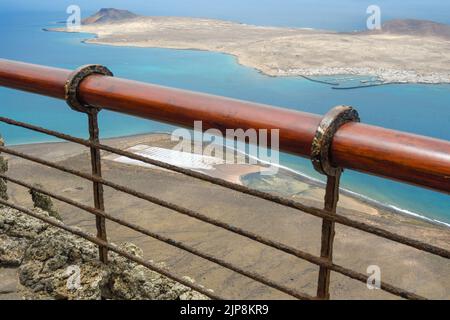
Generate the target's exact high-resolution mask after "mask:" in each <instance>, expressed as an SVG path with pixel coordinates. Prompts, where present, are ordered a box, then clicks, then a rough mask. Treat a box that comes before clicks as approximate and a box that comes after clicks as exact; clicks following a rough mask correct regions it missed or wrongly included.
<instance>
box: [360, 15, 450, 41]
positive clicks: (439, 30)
mask: <svg viewBox="0 0 450 320" xmlns="http://www.w3.org/2000/svg"><path fill="white" fill-rule="evenodd" d="M363 33H369V34H377V33H378V34H380V33H381V34H395V35H412V36H422V37H439V38H445V39H448V40H450V25H447V24H444V23H438V22H434V21H428V20H416V19H396V20H390V21H387V22H386V23H384V24H383V25H382V27H381V30H379V31H369V32H363Z"/></svg>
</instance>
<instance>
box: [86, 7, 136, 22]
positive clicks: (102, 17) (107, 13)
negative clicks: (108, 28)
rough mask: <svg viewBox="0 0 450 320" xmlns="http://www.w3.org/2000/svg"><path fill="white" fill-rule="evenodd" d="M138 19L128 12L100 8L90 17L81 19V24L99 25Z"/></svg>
mask: <svg viewBox="0 0 450 320" xmlns="http://www.w3.org/2000/svg"><path fill="white" fill-rule="evenodd" d="M137 17H139V16H138V15H137V14H134V13H133V12H130V11H128V10H120V9H114V8H102V9H100V10H99V11H98V12H97V13H95V14H93V15H92V16H90V17H88V18H86V19H83V21H82V24H84V25H88V24H99V23H111V22H117V21H123V20H129V19H134V18H137Z"/></svg>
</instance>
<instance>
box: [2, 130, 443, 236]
mask: <svg viewBox="0 0 450 320" xmlns="http://www.w3.org/2000/svg"><path fill="white" fill-rule="evenodd" d="M167 137H169V134H168V133H166V132H149V133H144V134H133V135H125V136H117V137H108V138H104V139H102V143H105V144H110V143H114V144H118V146H119V147H121V148H128V147H129V146H130V143H129V142H128V141H132V143H131V145H133V146H134V145H139V144H140V142H141V141H146V140H148V139H150V140H156V141H157V144H158V143H161V142H160V141H161V140H165V139H166V138H167ZM168 140H170V139H168ZM163 145H164V148H168V147H169V146H170V145H171V142H164V143H163ZM68 146H69V144H68V143H67V142H65V141H47V142H46V141H40V142H32V143H20V144H14V145H10V147H12V148H15V149H20V150H21V151H25V152H31V153H32V154H33V155H35V156H36V155H37V156H42V155H44V154H47V153H48V152H49V150H55V151H54V152H55V154H53V155H52V159H56V160H62V159H65V158H69V157H72V156H74V155H75V154H78V153H80V150H82V148H83V147H81V146H80V147H79V148H72V147H68ZM235 151H236V150H235ZM237 152H238V153H239V150H237ZM240 156H241V157H246V156H248V155H245V154H241V155H240ZM114 158H115V157H113V156H106V157H103V159H104V160H107V161H114ZM255 160H257V164H256V165H248V164H243V165H228V164H219V165H216V166H215V170H213V171H211V170H201V172H202V173H205V174H208V175H211V176H214V177H217V178H221V179H224V180H227V181H229V182H233V183H238V184H244V185H247V186H249V187H252V183H249V181H250V180H252V178H253V177H255V176H258V175H259V168H261V167H264V166H265V165H266V163H265V162H263V161H261V160H260V159H258V158H255ZM123 163H124V162H123ZM233 166H234V168H233ZM252 167H253V168H252ZM277 167H278V168H279V173H278V174H277V175H279V176H280V177H281V179H285V180H286V181H287V180H288V179H289V180H290V179H292V180H293V181H294V182H293V183H300V184H305V187H304V188H303V190H302V192H304V193H306V194H307V196H306V199H308V200H313V201H315V202H317V203H318V205H320V203H321V202H322V201H323V190H324V187H325V183H324V182H322V181H320V180H317V179H315V178H312V177H310V176H308V175H306V174H304V173H302V172H299V171H296V170H294V169H291V168H288V167H286V166H283V165H277ZM153 169H155V168H153ZM156 169H159V168H156ZM159 170H164V169H159ZM291 183H292V182H291ZM340 190H341V204H343V205H344V206H343V208H345V209H348V210H354V211H359V212H363V213H364V214H367V215H369V216H381V215H386V214H387V215H398V216H399V217H403V218H405V219H406V220H411V221H416V222H419V223H420V222H424V223H429V224H432V225H435V226H436V227H444V228H450V223H447V222H443V221H439V220H436V219H432V218H428V217H427V216H426V215H425V214H420V213H416V212H411V211H409V210H406V209H402V208H399V207H396V206H394V205H390V204H385V203H382V202H380V201H377V200H375V199H372V198H370V197H368V196H365V195H364V194H360V193H357V192H354V191H351V190H348V189H345V188H341V189H340ZM266 191H267V190H266ZM269 191H271V192H276V193H281V194H283V190H278V189H276V190H269ZM285 195H288V194H285ZM289 196H292V195H291V194H289Z"/></svg>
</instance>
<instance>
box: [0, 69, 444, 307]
mask: <svg viewBox="0 0 450 320" xmlns="http://www.w3.org/2000/svg"><path fill="white" fill-rule="evenodd" d="M43 71H45V72H43ZM85 71H86V69H80V70H78V71H77V72H75V73H70V72H69V71H67V70H63V69H54V68H47V67H41V66H35V65H29V64H23V63H18V62H11V61H7V60H0V85H3V86H7V87H11V88H15V89H20V90H25V91H29V92H34V93H39V94H44V95H48V96H52V97H56V98H65V99H66V100H67V94H68V92H67V90H68V89H67V88H68V85H70V84H71V82H70V81H73V79H77V77H79V76H80V74H82V73H83V72H85ZM102 72H103V71H102ZM96 73H99V72H94V74H92V73H91V74H85V75H84V78H79V79H78V83H77V87H76V88H74V89H76V91H75V93H76V98H77V99H80V101H82V102H83V103H82V104H80V106H82V107H86V108H87V107H90V108H92V109H86V113H87V114H88V117H89V128H90V139H89V140H86V139H81V138H77V137H73V136H70V135H67V134H63V133H60V132H56V131H52V130H48V129H45V128H41V127H38V126H35V125H32V124H28V123H23V122H19V121H16V120H13V119H9V118H6V117H0V122H3V123H6V124H9V125H13V126H18V127H22V128H25V129H28V130H33V131H35V132H39V133H43V134H47V135H51V136H54V137H57V138H60V139H63V140H66V141H70V142H73V143H77V144H79V145H83V146H85V147H88V148H89V149H90V150H91V162H92V170H93V171H92V174H87V173H84V172H81V171H78V170H75V169H72V168H68V167H65V166H62V165H60V164H58V163H53V162H50V161H47V160H43V159H40V158H38V157H34V156H31V155H27V154H24V153H21V152H19V151H16V150H14V149H11V148H8V147H4V146H0V153H1V152H3V153H6V154H9V155H11V156H14V157H19V158H23V159H26V160H29V161H31V162H34V163H38V164H40V165H43V166H47V167H51V168H53V169H56V170H59V171H62V172H65V173H68V174H72V175H75V176H77V177H80V178H83V179H86V180H89V181H91V182H92V183H93V190H94V198H95V199H94V200H95V201H94V202H95V207H91V206H87V205H85V204H82V203H78V202H76V201H73V200H71V199H69V198H67V197H63V196H61V195H58V194H55V193H53V192H50V191H48V190H46V189H44V188H40V187H36V186H33V185H31V184H29V183H26V182H23V181H20V180H18V179H15V178H13V177H9V176H7V175H5V174H0V179H4V180H6V181H9V182H11V183H14V184H17V185H20V186H22V187H25V188H28V189H30V190H35V191H37V192H39V193H42V194H45V195H47V196H50V197H52V198H54V199H56V200H59V201H62V202H64V203H66V204H69V205H72V206H75V207H77V208H79V209H82V210H84V211H87V212H89V213H91V214H93V215H94V216H95V217H96V222H97V230H98V234H97V237H93V236H91V235H88V234H85V233H83V232H81V231H77V229H74V228H71V227H68V226H64V225H62V224H61V223H58V222H54V221H52V222H49V221H50V220H51V219H48V218H45V217H41V216H39V215H37V214H36V213H33V212H32V211H30V210H28V209H26V208H23V207H21V206H19V205H16V204H13V203H10V202H8V201H5V200H1V199H0V204H3V205H7V206H10V207H12V208H14V209H16V210H19V211H21V212H23V213H25V214H28V215H31V216H33V217H35V218H39V219H41V220H44V221H45V222H48V223H50V224H52V225H54V226H56V227H61V228H63V229H64V230H66V231H69V232H72V233H75V234H77V235H79V236H81V237H83V238H85V239H87V240H89V241H91V242H93V243H95V244H97V245H98V246H99V254H100V259H101V260H102V261H103V262H105V263H107V251H108V250H110V251H113V252H116V253H118V254H121V255H123V256H125V257H127V258H130V257H129V256H130V255H129V254H128V256H127V255H124V252H121V250H120V249H118V248H117V247H115V246H114V245H112V244H110V243H109V242H108V241H107V239H106V228H105V227H104V226H105V225H104V221H105V220H110V221H113V222H115V223H118V224H120V225H123V226H126V227H128V228H130V229H132V230H134V231H137V232H140V233H142V234H144V235H147V236H150V237H152V238H154V239H157V240H159V241H162V242H164V243H167V244H169V245H172V246H174V247H176V248H178V249H181V250H184V251H187V252H189V253H191V254H193V255H196V256H198V257H200V258H203V259H205V260H208V261H210V262H213V263H216V264H218V265H220V266H222V267H224V268H227V269H229V270H231V271H234V272H236V273H238V274H241V275H243V276H246V277H248V278H250V279H252V280H255V281H257V282H259V283H261V284H264V285H267V286H269V287H271V288H274V289H276V290H279V291H281V292H283V293H286V294H288V295H291V296H293V297H295V298H298V299H316V298H319V299H328V298H329V281H330V271H333V272H336V273H340V274H342V275H344V276H347V277H349V278H352V279H355V280H357V281H360V282H363V283H366V282H367V281H368V276H367V275H365V274H362V273H359V272H357V271H354V270H351V269H349V268H346V267H343V266H340V265H337V264H334V263H333V262H332V249H333V238H334V224H335V223H338V224H342V225H345V226H348V227H351V228H354V229H357V230H360V231H364V232H367V233H370V234H374V235H376V236H379V237H382V238H385V239H388V240H391V241H394V242H397V243H401V244H403V245H406V246H409V247H412V248H415V249H418V250H421V251H424V252H428V253H430V254H433V255H436V256H440V257H443V258H446V259H450V251H449V250H447V249H444V248H440V247H437V246H434V245H431V244H429V243H426V242H424V241H419V240H415V239H412V238H408V237H405V236H403V235H400V234H396V233H394V232H391V231H388V230H385V229H382V228H379V227H376V226H372V225H369V224H367V223H363V222H360V221H356V220H352V219H350V218H347V217H343V216H340V215H337V214H336V204H337V201H338V193H339V178H340V174H341V170H338V171H337V173H334V171H333V172H331V173H330V171H326V170H325V171H326V174H327V188H326V197H325V209H318V208H314V207H310V206H306V205H304V204H301V203H299V202H297V201H293V200H291V199H286V198H283V197H280V196H276V195H273V194H270V193H267V192H262V191H258V190H254V189H251V188H248V187H246V186H243V185H240V184H235V183H232V182H229V181H225V180H223V179H218V178H214V177H211V176H209V175H206V174H203V173H200V172H197V171H192V170H189V169H185V168H181V167H177V166H174V165H171V164H168V163H165V162H161V161H158V160H154V159H150V158H147V157H143V156H140V155H137V154H134V153H131V152H128V151H124V150H121V149H117V148H113V147H111V146H107V145H104V144H101V143H100V142H99V140H98V125H97V117H96V114H97V112H98V111H99V109H97V108H94V107H93V106H96V107H104V108H106V109H110V110H114V111H119V112H122V113H126V114H133V115H137V116H140V117H143V118H148V119H153V120H159V121H165V122H169V123H171V124H175V125H183V126H189V125H192V123H193V121H194V120H202V121H203V122H204V123H206V126H204V129H205V130H206V129H208V128H212V127H214V128H218V129H220V130H224V129H225V128H228V126H229V127H230V128H241V129H244V130H245V129H247V128H255V129H260V128H264V129H271V128H277V129H279V130H280V148H281V150H283V151H287V152H291V153H294V154H297V155H300V156H307V157H310V156H311V149H313V150H314V148H315V144H319V145H320V146H322V145H325V146H329V153H330V157H331V159H330V166H331V167H332V168H350V169H355V170H359V171H362V172H366V173H370V174H376V175H380V176H383V177H387V178H390V179H395V180H400V181H403V182H407V183H412V184H416V185H421V186H422V187H426V188H431V189H434V190H436V191H440V192H444V193H450V143H449V142H447V141H442V140H437V139H431V138H426V137H421V136H416V135H411V134H406V133H401V132H397V131H391V130H386V129H383V128H378V127H373V126H368V125H363V124H360V123H356V122H352V123H348V121H350V119H347V120H348V121H344V122H343V123H340V124H339V126H338V125H335V123H334V122H333V121H334V120H336V119H335V118H324V119H326V120H327V121H324V120H322V121H321V120H320V117H318V116H316V115H311V114H306V113H300V112H295V111H290V110H285V109H277V108H272V107H269V106H263V105H258V104H253V103H249V102H242V101H237V100H232V99H226V98H221V97H214V96H209V95H202V94H196V93H192V92H186V91H181V90H176V89H169V88H163V87H158V86H153V85H149V84H143V83H137V82H131V81H128V80H123V79H115V78H112V77H111V76H106V75H99V74H96ZM104 74H107V73H104ZM69 105H71V104H70V103H69ZM92 110H95V113H94V112H92ZM78 111H80V110H78ZM81 111H83V110H81ZM344 111H348V109H346V110H344ZM250 113H252V114H251V117H250V116H249V114H250ZM334 116H336V117H337V116H339V114H337V115H334ZM353 120H355V119H353ZM327 124H328V125H330V124H331V125H335V127H334V128H332V129H333V130H334V132H331V131H333V130H331V129H330V130H331V131H330V132H331V134H330V132H328V131H327V130H328V129H329V128H330V126H328V127H327V126H326V125H327ZM318 127H319V128H322V129H323V130H324V131H325V133H329V134H328V136H327V135H326V134H324V137H321V136H319V138H322V140H320V139H319V138H318V137H317V132H318V129H317V128H318ZM319 131H320V130H319ZM323 139H325V142H324V140H323ZM326 139H329V141H326ZM379 139H383V143H380V140H379ZM269 140H270V139H269ZM295 141H297V143H294V142H295ZM331 141H332V143H331ZM327 143H328V144H329V145H327ZM321 144H322V145H321ZM322 148H323V146H322ZM100 150H103V151H106V152H110V153H114V154H117V155H121V156H124V157H128V158H130V159H134V160H138V161H141V162H144V163H147V164H151V165H155V166H158V167H161V168H165V169H168V170H172V171H175V172H178V173H181V174H184V175H187V176H190V177H192V178H196V179H200V180H202V181H206V182H209V183H212V184H215V185H219V186H221V187H224V188H228V189H232V190H234V191H237V192H240V193H243V194H247V195H250V196H253V197H257V198H260V199H263V200H266V201H270V202H273V203H276V204H279V205H282V206H285V207H289V208H293V209H296V210H298V212H299V213H307V214H310V215H312V216H315V217H318V218H321V219H323V225H322V248H321V255H320V256H314V255H312V254H310V253H307V252H304V251H302V250H298V249H296V248H293V247H291V246H288V245H286V244H283V243H280V242H277V241H274V240H271V239H268V238H267V237H263V236H261V235H258V234H255V233H254V232H251V231H248V230H245V229H243V228H240V227H236V226H233V225H232V224H228V223H225V222H222V221H220V220H218V219H214V218H211V217H209V216H207V215H204V214H201V213H199V212H196V211H194V210H191V209H188V208H185V207H183V206H180V205H177V204H175V203H172V202H170V201H165V200H162V199H159V198H157V197H155V196H152V195H150V194H147V193H144V192H140V191H136V190H133V189H131V188H128V187H126V186H123V185H120V184H117V183H114V182H112V181H109V180H106V179H104V178H102V177H101V166H100V153H99V152H100ZM319 151H323V150H320V149H319ZM388 154H389V157H388V156H387V155H388ZM319 160H323V159H319ZM325 169H326V168H325ZM327 170H329V169H327ZM103 186H107V187H110V188H112V189H115V190H117V191H120V192H124V193H126V194H129V195H132V196H134V197H137V198H140V199H143V200H146V201H149V202H151V203H153V204H156V205H159V206H161V207H164V208H167V209H170V210H172V211H174V212H177V213H179V214H183V215H186V216H189V217H191V218H194V219H197V220H199V221H201V222H203V223H208V224H211V225H214V226H216V227H219V228H222V229H224V230H227V231H229V232H232V233H234V234H237V235H240V236H243V237H245V238H248V239H251V240H253V241H256V242H258V243H261V244H263V245H266V246H269V247H271V248H274V249H276V250H280V251H281V252H284V253H287V254H289V255H292V256H294V257H297V258H300V259H303V260H306V261H308V262H310V263H312V264H315V265H317V266H319V267H320V272H319V281H318V292H317V297H313V296H311V295H309V294H306V293H303V292H299V291H297V290H295V289H293V288H290V287H287V286H285V285H282V284H279V283H277V282H275V281H273V280H271V279H268V278H267V277H266V276H264V275H261V274H258V273H256V272H253V271H248V270H245V269H244V268H241V267H239V266H237V265H234V264H232V263H230V262H227V261H225V260H223V259H220V258H217V257H214V256H212V255H210V254H207V253H204V252H201V251H200V250H198V249H196V248H194V247H192V246H189V245H186V244H184V243H182V242H179V241H176V240H174V239H171V238H169V237H166V236H164V235H161V234H158V233H155V232H151V231H149V230H146V229H144V228H142V227H141V226H139V225H136V224H132V223H130V222H127V221H125V220H123V219H119V218H116V217H114V216H112V215H111V214H108V213H106V212H105V210H104V206H103V201H104V200H107V199H103V188H102V187H103ZM47 220H49V221H47ZM75 231H77V232H78V233H76V232H75ZM130 259H131V258H130ZM131 260H133V261H135V262H137V263H140V264H142V265H144V266H146V267H148V268H150V269H152V270H155V271H157V272H160V273H162V274H164V275H166V276H168V277H169V278H172V279H174V280H176V281H179V282H180V283H183V284H185V285H187V286H189V287H191V288H193V289H194V290H197V291H199V292H201V293H204V294H205V295H207V296H209V297H211V298H221V297H219V295H217V294H213V293H211V291H209V290H206V289H205V288H203V287H201V286H198V285H192V284H191V283H190V282H189V281H186V280H184V279H183V278H180V277H178V276H176V275H174V274H173V273H172V272H169V271H167V270H164V272H161V270H159V269H161V268H156V269H155V265H154V264H151V263H148V262H146V261H144V260H143V259H140V258H136V257H133V258H132V259H131ZM381 289H382V290H384V291H386V292H389V293H391V294H394V295H397V296H399V297H403V298H406V299H424V297H422V296H420V295H417V294H415V293H412V292H409V291H407V290H404V289H402V288H399V287H397V286H394V285H392V284H389V283H386V282H384V281H382V282H381Z"/></svg>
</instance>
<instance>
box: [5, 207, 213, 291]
mask: <svg viewBox="0 0 450 320" xmlns="http://www.w3.org/2000/svg"><path fill="white" fill-rule="evenodd" d="M35 211H36V212H37V213H39V214H41V215H44V216H47V217H49V214H48V213H46V212H45V211H42V210H39V209H35ZM120 247H121V248H122V249H124V250H126V251H127V252H129V253H131V254H133V255H136V256H138V257H142V255H143V253H142V250H141V249H140V248H138V247H137V246H135V245H133V244H131V243H124V244H122V245H121V246H120ZM109 258H110V262H109V264H108V265H105V264H102V263H101V262H100V261H99V260H98V249H97V247H96V246H95V245H94V244H92V243H90V242H88V241H86V240H84V239H82V238H79V237H77V236H74V235H72V234H70V233H68V232H66V231H63V230H61V229H58V228H55V227H52V226H49V225H47V224H45V223H44V222H41V221H39V220H37V219H35V218H32V217H29V216H27V215H25V214H22V213H20V212H18V211H16V210H13V209H9V208H0V300H2V299H22V298H23V299H33V300H36V299H38V300H41V299H63V300H67V299H69V300H72V299H82V300H86V299H88V300H98V299H127V300H129V299H135V300H136V299H137V300H141V299H150V300H171V299H181V300H187V299H189V300H190V299H196V300H197V299H206V297H205V296H203V295H201V294H199V293H197V292H195V291H192V290H191V289H189V288H187V287H185V286H183V285H181V284H179V283H176V282H174V281H172V280H170V279H168V278H166V277H164V276H162V275H160V274H158V273H156V272H153V271H150V270H149V269H147V268H145V267H143V266H141V265H138V264H136V263H134V262H131V261H129V260H127V259H125V258H122V257H120V256H119V255H117V254H115V253H110V254H109ZM77 274H79V275H80V277H79V278H77Z"/></svg>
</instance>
